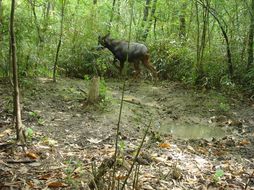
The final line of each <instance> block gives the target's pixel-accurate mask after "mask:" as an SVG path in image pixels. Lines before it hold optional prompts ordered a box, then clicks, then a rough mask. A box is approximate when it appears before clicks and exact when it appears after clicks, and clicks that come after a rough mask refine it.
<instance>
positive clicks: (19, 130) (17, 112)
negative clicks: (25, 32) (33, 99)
mask: <svg viewBox="0 0 254 190" xmlns="http://www.w3.org/2000/svg"><path fill="white" fill-rule="evenodd" d="M14 14H15V0H12V3H11V15H10V39H11V53H12V54H11V55H12V57H11V58H12V59H11V61H12V67H13V83H14V86H13V87H14V89H13V91H14V97H13V107H14V115H13V117H15V128H16V136H17V141H20V142H21V143H24V142H25V133H24V128H23V125H22V121H21V109H20V97H19V84H18V69H17V55H16V39H15V33H14Z"/></svg>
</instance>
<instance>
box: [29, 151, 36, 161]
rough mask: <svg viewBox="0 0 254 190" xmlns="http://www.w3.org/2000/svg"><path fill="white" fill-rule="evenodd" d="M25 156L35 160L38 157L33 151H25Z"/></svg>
mask: <svg viewBox="0 0 254 190" xmlns="http://www.w3.org/2000/svg"><path fill="white" fill-rule="evenodd" d="M26 157H28V158H30V159H32V160H36V159H37V158H38V155H36V154H35V153H32V152H27V153H26Z"/></svg>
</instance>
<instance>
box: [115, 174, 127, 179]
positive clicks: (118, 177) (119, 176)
mask: <svg viewBox="0 0 254 190" xmlns="http://www.w3.org/2000/svg"><path fill="white" fill-rule="evenodd" d="M126 178H127V176H125V175H118V176H116V177H115V179H116V180H125V179H126Z"/></svg>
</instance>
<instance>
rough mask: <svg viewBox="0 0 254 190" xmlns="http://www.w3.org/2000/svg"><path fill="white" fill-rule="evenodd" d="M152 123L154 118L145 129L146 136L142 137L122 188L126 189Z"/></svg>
mask: <svg viewBox="0 0 254 190" xmlns="http://www.w3.org/2000/svg"><path fill="white" fill-rule="evenodd" d="M151 123H152V120H150V122H149V125H148V126H147V128H146V131H145V134H144V136H143V139H142V141H141V143H140V145H139V147H138V151H137V153H136V155H135V158H134V160H133V163H132V165H131V168H130V170H129V172H128V174H127V177H126V179H125V180H124V183H123V186H122V188H121V190H123V189H124V186H125V185H126V183H127V180H128V178H129V177H130V174H131V172H132V169H133V167H134V165H135V163H136V161H137V158H138V155H139V153H140V150H141V148H142V146H143V144H144V141H145V138H146V135H147V133H148V130H149V129H150V127H151Z"/></svg>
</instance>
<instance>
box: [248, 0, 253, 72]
mask: <svg viewBox="0 0 254 190" xmlns="http://www.w3.org/2000/svg"><path fill="white" fill-rule="evenodd" d="M251 13H252V14H250V27H249V40H248V64H247V70H249V69H250V68H251V67H252V66H253V35H254V0H252V1H251Z"/></svg>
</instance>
